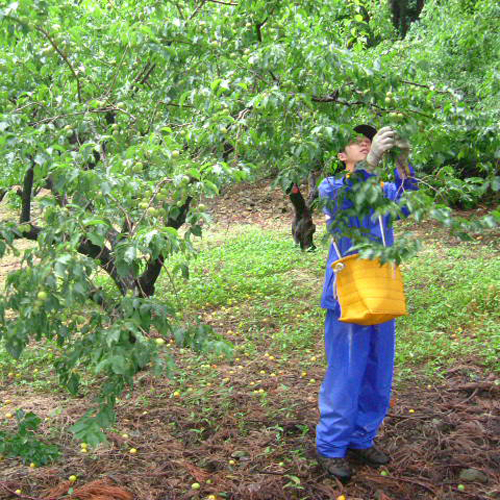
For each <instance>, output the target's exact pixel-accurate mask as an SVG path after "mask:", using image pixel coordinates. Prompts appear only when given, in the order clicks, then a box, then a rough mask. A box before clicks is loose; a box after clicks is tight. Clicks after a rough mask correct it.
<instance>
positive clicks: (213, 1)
mask: <svg viewBox="0 0 500 500" xmlns="http://www.w3.org/2000/svg"><path fill="white" fill-rule="evenodd" d="M208 1H209V2H212V3H219V4H221V5H234V6H237V5H238V4H237V3H234V2H221V1H220V0H208Z"/></svg>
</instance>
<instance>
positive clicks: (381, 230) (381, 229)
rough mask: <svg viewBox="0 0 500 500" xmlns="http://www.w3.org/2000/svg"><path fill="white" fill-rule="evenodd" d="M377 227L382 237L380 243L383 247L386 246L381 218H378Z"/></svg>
mask: <svg viewBox="0 0 500 500" xmlns="http://www.w3.org/2000/svg"><path fill="white" fill-rule="evenodd" d="M378 225H379V226H380V234H381V235H382V243H383V244H384V247H386V246H387V244H386V242H385V231H384V224H383V222H382V216H381V215H379V216H378Z"/></svg>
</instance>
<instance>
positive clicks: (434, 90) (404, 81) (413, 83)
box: [401, 80, 452, 94]
mask: <svg viewBox="0 0 500 500" xmlns="http://www.w3.org/2000/svg"><path fill="white" fill-rule="evenodd" d="M401 83H406V84H407V85H413V86H414V87H421V88H424V89H429V90H432V92H436V94H451V93H452V92H451V91H449V90H448V91H446V90H436V89H433V88H431V87H430V86H429V85H424V84H423V83H416V82H410V81H408V80H401Z"/></svg>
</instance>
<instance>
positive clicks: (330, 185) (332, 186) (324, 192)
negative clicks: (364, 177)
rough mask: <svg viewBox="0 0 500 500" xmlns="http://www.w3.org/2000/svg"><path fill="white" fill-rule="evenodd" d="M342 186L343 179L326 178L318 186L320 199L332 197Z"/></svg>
mask: <svg viewBox="0 0 500 500" xmlns="http://www.w3.org/2000/svg"><path fill="white" fill-rule="evenodd" d="M343 185H344V178H343V177H340V178H337V177H326V178H325V179H323V180H322V181H321V183H320V185H319V186H318V189H319V194H320V196H322V197H328V196H332V195H333V193H335V191H337V190H338V189H339V188H340V187H342V186H343Z"/></svg>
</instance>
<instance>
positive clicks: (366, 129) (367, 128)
mask: <svg viewBox="0 0 500 500" xmlns="http://www.w3.org/2000/svg"><path fill="white" fill-rule="evenodd" d="M353 130H354V132H357V133H358V134H362V135H364V136H365V137H368V139H370V141H373V138H374V137H375V134H376V133H377V129H376V128H374V127H372V126H371V125H365V124H362V125H358V126H357V127H354V128H353Z"/></svg>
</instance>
